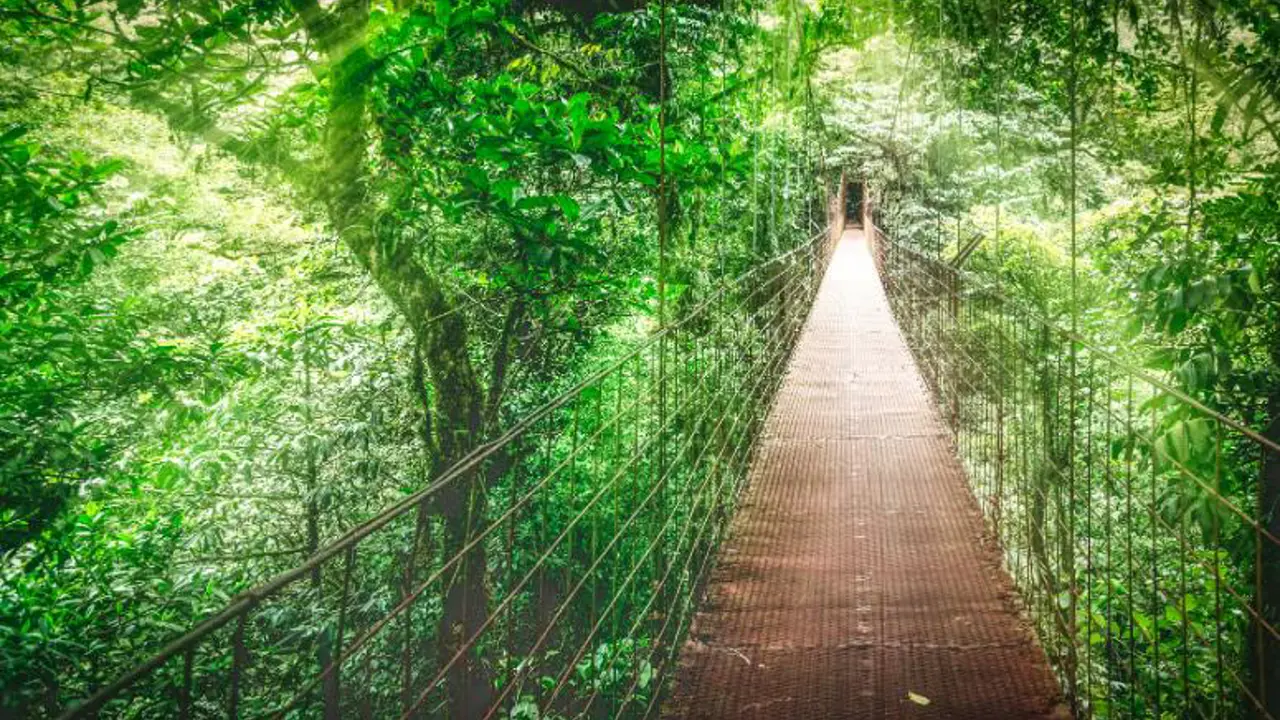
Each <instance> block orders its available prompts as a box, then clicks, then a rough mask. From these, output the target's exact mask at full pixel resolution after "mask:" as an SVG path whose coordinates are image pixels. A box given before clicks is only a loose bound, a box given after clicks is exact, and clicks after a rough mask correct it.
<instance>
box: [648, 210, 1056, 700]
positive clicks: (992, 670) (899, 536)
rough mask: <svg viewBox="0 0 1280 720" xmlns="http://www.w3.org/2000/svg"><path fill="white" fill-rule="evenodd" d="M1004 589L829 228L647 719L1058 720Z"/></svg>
mask: <svg viewBox="0 0 1280 720" xmlns="http://www.w3.org/2000/svg"><path fill="white" fill-rule="evenodd" d="M1011 592H1012V591H1011V583H1010V581H1009V578H1008V576H1007V575H1006V573H1005V572H1004V571H1003V570H1001V569H1000V567H999V564H998V562H997V558H996V554H995V552H994V551H993V550H992V549H991V548H990V547H989V546H987V545H984V543H983V538H982V520H981V516H980V515H979V513H978V509H977V505H976V503H975V502H974V500H973V497H972V495H971V494H970V491H969V489H968V488H967V486H966V482H965V478H964V475H963V470H962V469H961V466H960V463H959V461H958V460H957V458H956V456H955V453H954V451H953V449H952V447H951V444H950V441H949V438H948V434H947V432H946V429H945V428H944V426H943V424H942V422H941V420H940V419H939V418H938V415H937V413H936V411H935V410H934V407H933V405H932V403H931V402H930V400H929V397H928V394H927V390H926V388H925V386H924V383H923V381H922V380H921V378H920V374H919V372H918V371H917V369H916V366H915V364H914V361H913V360H912V357H911V354H910V351H909V350H908V349H907V347H906V344H905V343H904V341H903V339H902V336H901V334H900V333H899V331H898V328H897V326H896V325H895V324H894V321H893V317H892V315H891V313H890V310H889V306H888V301H887V300H886V298H885V294H884V290H883V288H882V287H881V284H880V280H879V277H878V276H877V274H876V270H875V265H874V263H873V261H872V258H871V253H870V252H869V249H868V247H867V244H866V241H865V239H864V237H863V233H862V231H861V230H857V229H852V230H848V231H846V232H845V234H844V237H843V238H841V241H840V243H839V245H838V247H837V249H836V251H835V256H834V258H833V259H832V263H831V267H830V269H829V270H828V272H827V276H826V277H825V278H824V279H823V282H822V287H821V290H820V291H819V294H818V298H817V302H816V304H815V305H814V308H813V311H812V314H811V315H810V317H809V319H808V322H807V324H806V326H805V329H804V333H803V335H802V337H801V339H800V343H799V345H798V346H797V348H796V350H795V354H794V355H793V358H792V361H791V365H790V368H789V370H788V375H787V378H786V380H785V382H784V384H783V386H782V389H781V390H780V392H779V395H778V398H777V402H776V405H775V406H774V408H773V410H772V413H771V415H770V417H769V419H768V422H767V424H766V426H765V430H764V435H763V437H762V438H761V441H760V446H759V448H758V450H757V454H756V458H755V461H754V464H753V466H752V471H751V479H750V484H749V486H748V488H747V490H746V494H745V496H744V498H743V504H742V506H741V507H740V508H739V510H738V514H737V516H736V517H735V518H734V521H733V526H732V530H731V534H730V536H729V540H728V541H727V542H726V543H725V545H724V547H723V548H722V550H721V555H720V557H719V558H718V564H717V567H716V569H715V571H714V573H713V575H712V578H711V582H710V585H709V588H708V593H707V597H706V600H705V602H704V604H703V606H702V608H701V611H700V612H699V614H698V615H697V618H696V620H695V621H694V626H693V631H692V634H691V636H690V639H689V641H688V643H687V645H686V646H685V648H684V649H683V652H682V655H681V668H680V673H679V677H678V680H677V683H676V688H675V692H674V695H673V696H672V698H671V700H670V701H669V702H668V703H667V706H666V708H665V710H666V714H667V715H668V716H670V717H687V718H734V719H737V718H778V719H780V720H787V719H791V718H797V719H798V718H873V717H874V718H882V717H893V718H897V717H936V718H1041V717H1057V716H1065V715H1066V712H1065V710H1064V709H1063V708H1061V707H1060V706H1059V705H1058V699H1057V698H1058V692H1057V687H1056V683H1055V681H1054V680H1053V677H1052V675H1051V674H1050V671H1049V667H1048V664H1047V663H1046V661H1045V657H1044V653H1043V652H1042V651H1041V650H1040V648H1039V647H1038V646H1037V645H1036V644H1035V642H1034V641H1033V640H1032V637H1031V635H1030V634H1029V632H1028V630H1027V629H1026V627H1025V624H1024V623H1023V622H1022V621H1021V619H1020V617H1019V616H1018V614H1017V613H1016V612H1015V610H1014V608H1013V606H1012V603H1011V601H1012V597H1013V596H1012V595H1011ZM908 693H914V694H916V695H917V696H919V698H917V699H915V700H913V699H910V698H909V696H908ZM923 699H927V704H923Z"/></svg>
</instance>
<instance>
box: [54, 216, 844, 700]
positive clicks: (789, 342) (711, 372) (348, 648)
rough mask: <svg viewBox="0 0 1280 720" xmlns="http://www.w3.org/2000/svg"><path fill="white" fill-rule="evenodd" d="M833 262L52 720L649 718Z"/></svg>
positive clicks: (653, 349)
mask: <svg viewBox="0 0 1280 720" xmlns="http://www.w3.org/2000/svg"><path fill="white" fill-rule="evenodd" d="M835 239H836V233H835V232H832V231H830V229H828V230H824V231H823V232H821V233H819V234H818V235H815V236H813V237H811V238H808V239H807V240H804V241H803V242H800V243H799V244H798V246H797V247H795V249H793V250H791V251H789V252H786V253H784V254H781V255H778V256H776V257H773V258H772V259H769V260H766V261H763V262H761V263H759V264H757V265H756V266H755V267H753V268H751V269H750V270H749V271H747V272H746V273H745V274H743V275H741V276H740V277H738V278H736V279H733V280H730V281H727V282H725V283H724V284H723V285H722V286H720V287H719V288H718V289H716V290H715V291H713V292H710V293H709V294H707V295H706V296H705V298H704V299H702V300H701V301H700V302H697V304H696V305H693V306H692V307H689V308H688V309H687V310H685V311H683V312H679V313H678V314H677V319H675V320H674V321H672V322H670V323H669V324H667V325H666V326H665V327H663V328H661V329H659V330H658V331H656V332H655V333H654V334H652V335H651V336H650V337H648V338H647V339H646V340H645V341H644V342H643V343H641V344H640V345H639V346H637V347H635V348H634V349H631V350H629V351H626V352H623V353H620V356H619V357H617V358H616V359H615V360H613V361H612V362H610V363H609V364H608V365H607V366H605V367H602V368H600V369H599V370H597V371H596V372H594V373H592V374H590V375H589V376H588V377H587V378H586V379H584V380H583V381H581V382H580V383H579V384H577V385H576V386H574V387H573V388H571V389H569V390H568V391H566V392H564V393H563V394H561V395H560V396H559V397H557V398H556V399H554V400H553V401H551V402H549V403H547V404H546V405H543V406H542V407H539V408H536V409H534V410H532V411H531V412H529V413H528V414H527V415H526V416H525V417H524V418H523V419H522V420H521V421H520V422H519V423H518V424H516V425H514V426H513V427H511V428H510V429H509V430H507V431H506V432H505V433H504V434H502V435H501V436H500V437H498V438H497V439H495V440H493V441H492V442H489V443H488V444H486V445H483V446H482V447H480V448H478V449H477V450H476V451H475V452H473V453H472V454H471V455H469V456H468V457H467V458H466V459H464V460H463V461H462V462H460V463H458V464H456V465H455V466H453V467H452V468H450V469H448V470H447V471H445V472H443V473H441V474H440V475H439V476H438V477H436V478H435V479H434V480H433V481H432V482H431V483H430V484H429V485H428V486H427V487H425V488H423V489H421V490H419V491H417V492H414V493H413V494H411V495H408V496H406V497H405V498H404V499H403V500H401V501H400V502H398V503H397V504H395V505H394V506H393V507H390V508H387V509H386V510H385V511H384V512H382V513H381V514H379V515H377V516H376V517H374V518H372V519H371V520H369V521H368V522H366V523H364V524H362V525H360V526H358V527H356V528H354V529H352V530H351V531H349V532H347V533H346V534H345V535H344V536H342V537H341V538H340V539H338V540H337V541H335V542H333V543H331V544H329V545H327V546H325V547H323V548H322V549H321V550H319V551H318V552H316V553H315V554H314V555H313V556H311V557H310V558H309V559H308V560H307V561H306V562H304V563H302V564H301V565H299V566H297V567H295V568H293V569H292V570H289V571H288V572H285V573H283V574H281V575H278V576H276V577H275V578H273V579H271V580H270V581H268V582H266V583H264V584H262V585H260V586H258V587H256V588H254V589H252V590H250V591H248V592H245V593H243V594H241V595H240V596H238V597H236V598H234V599H233V601H232V602H231V603H230V604H229V605H228V606H227V607H225V608H224V609H223V610H222V611H221V612H218V613H217V614H215V615H213V616H212V617H209V618H208V619H207V620H205V621H204V622H202V623H201V624H199V625H198V626H196V627H194V628H192V629H191V630H190V631H189V632H187V633H185V634H183V635H182V636H181V637H179V638H177V639H175V640H174V641H173V642H172V643H170V644H169V645H168V646H166V647H165V648H164V649H163V650H161V651H160V652H159V653H157V654H156V655H155V656H154V657H152V658H151V659H149V660H148V661H146V662H144V663H142V664H141V665H139V666H138V667H136V668H134V669H133V670H131V671H129V672H128V673H126V674H124V675H123V676H121V677H119V678H118V679H117V680H116V681H114V682H112V683H110V684H108V685H106V686H105V687H102V688H101V689H99V690H98V691H97V692H96V693H95V694H93V695H92V696H91V697H89V698H87V699H86V700H85V701H84V702H82V703H80V704H79V705H77V706H75V707H73V708H71V709H70V710H68V711H67V713H66V714H65V715H64V717H99V716H101V717H129V718H203V717H232V718H236V717H277V718H284V717H289V718H295V717H296V718H304V717H305V718H315V717H323V718H339V717H341V718H347V717H362V718H397V717H399V718H411V717H466V718H488V717H517V718H519V717H523V718H535V717H583V716H586V717H624V716H648V715H650V714H653V713H654V712H655V711H656V710H657V709H658V708H659V705H660V697H661V695H662V688H663V686H664V683H665V682H666V680H667V679H668V678H669V676H670V674H671V671H672V669H673V667H674V664H675V659H676V657H677V653H678V651H679V646H680V642H681V640H682V638H683V636H684V633H685V631H686V628H687V626H688V623H689V621H690V619H691V617H692V613H693V610H694V604H695V597H696V593H697V590H698V588H699V587H700V584H701V583H702V581H703V578H704V577H705V575H706V572H707V570H708V569H709V566H710V564H711V560H712V557H713V555H714V550H715V548H716V547H717V545H718V543H719V541H720V539H721V537H722V535H723V533H724V531H725V528H726V526H727V521H728V519H729V518H730V517H731V516H732V513H733V508H734V504H735V502H736V500H737V497H738V491H739V489H740V488H741V486H742V483H743V480H744V478H745V475H746V469H747V465H748V460H749V458H750V456H751V451H752V447H753V445H754V439H755V437H756V435H757V433H758V431H759V429H760V426H761V421H762V420H763V418H764V416H765V414H766V411H767V409H768V407H769V404H770V402H771V400H772V397H773V395H774V391H775V390H776V388H777V387H778V384H779V382H780V379H781V378H782V375H783V372H784V370H785V367H786V363H787V359H788V357H789V355H790V352H791V349H792V347H793V345H794V344H795V341H796V338H797V336H798V334H799V332H800V329H801V327H802V325H803V323H804V320H805V318H806V317H807V314H808V311H809V308H810V305H811V304H812V300H813V297H814V295H815V293H816V291H817V287H818V283H819V281H820V279H821V277H822V274H823V272H824V271H825V267H826V263H827V260H828V258H829V255H830V251H831V249H832V245H833V243H834V240H835Z"/></svg>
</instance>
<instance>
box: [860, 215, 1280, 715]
mask: <svg viewBox="0 0 1280 720" xmlns="http://www.w3.org/2000/svg"><path fill="white" fill-rule="evenodd" d="M874 243H875V245H874V252H875V257H876V261H877V264H878V266H879V267H880V269H881V276H882V278H883V282H884V285H885V288H886V291H887V293H888V296H889V299H890V303H891V306H892V307H893V310H894V313H895V316H896V317H897V319H898V323H899V325H900V327H901V329H902V332H903V334H904V335H905V337H906V339H907V342H908V344H909V345H910V347H911V349H912V351H913V354H914V356H915V358H916V361H917V364H918V366H919V368H920V370H921V373H922V375H923V376H924V378H925V380H926V382H927V383H928V385H929V387H930V390H931V391H932V393H933V396H934V398H935V401H936V404H937V407H938V409H939V412H940V414H941V415H942V416H943V418H944V420H945V422H946V423H947V424H948V425H949V427H950V429H951V431H952V433H953V434H954V440H955V445H956V448H957V451H958V453H959V455H960V457H961V458H962V460H963V462H964V465H965V467H966V470H967V474H968V477H969V481H970V483H971V486H972V489H973V492H974V495H975V497H976V499H977V501H978V504H979V505H980V506H981V509H982V512H983V514H984V516H985V519H986V523H987V527H988V530H989V532H990V533H991V536H992V538H993V539H994V540H996V541H997V542H998V544H999V546H1000V549H1001V551H1002V553H1003V557H1004V561H1005V564H1006V567H1007V569H1008V570H1009V572H1010V574H1011V575H1012V577H1013V579H1014V581H1015V583H1016V585H1017V587H1018V589H1019V591H1020V596H1021V602H1022V603H1023V604H1024V609H1025V612H1026V614H1027V616H1028V619H1029V620H1030V622H1031V624H1032V625H1033V626H1034V629H1035V631H1036V634H1037V635H1038V637H1039V640H1040V643H1041V645H1042V646H1043V648H1044V650H1045V651H1046V653H1047V655H1048V657H1049V660H1050V662H1051V664H1052V665H1053V667H1054V668H1055V670H1056V672H1057V674H1058V677H1059V680H1060V681H1061V684H1062V687H1063V691H1064V694H1065V695H1066V697H1067V699H1068V700H1069V701H1070V703H1071V706H1072V707H1073V709H1074V710H1075V711H1076V713H1077V715H1078V716H1081V717H1084V716H1090V715H1092V716H1099V717H1121V718H1153V717H1189V718H1194V717H1208V718H1217V717H1224V718H1226V717H1231V718H1235V717H1276V716H1277V715H1280V703H1277V700H1276V698H1277V693H1278V691H1280V688H1278V687H1277V684H1280V603H1278V602H1277V595H1278V594H1280V582H1278V578H1280V539H1278V537H1277V536H1278V535H1280V526H1278V521H1280V517H1277V513H1276V498H1277V497H1278V496H1280V446H1277V444H1276V443H1275V442H1274V441H1273V440H1271V439H1269V438H1268V437H1267V436H1264V435H1262V434H1260V433H1258V432H1256V431H1254V430H1252V429H1250V428H1248V427H1246V426H1244V425H1243V424H1241V423H1239V422H1237V421H1235V420H1233V419H1231V418H1229V417H1226V416H1225V415H1223V414H1221V413H1219V412H1216V411H1215V410H1213V409H1211V408H1209V407H1207V406H1205V405H1204V404H1202V403H1201V402H1199V401H1197V400H1195V399H1194V398H1192V397H1190V396H1188V395H1187V394H1185V393H1183V392H1181V391H1179V390H1178V389H1177V388H1176V387H1175V386H1174V383H1172V382H1170V381H1167V380H1165V379H1164V378H1162V377H1159V376H1156V375H1154V374H1151V373H1149V372H1146V371H1144V370H1141V369H1139V368H1137V367H1134V366H1132V365H1131V364H1129V363H1127V362H1126V361H1125V360H1124V359H1122V358H1121V357H1119V356H1118V355H1117V354H1116V353H1113V352H1110V351H1108V350H1107V349H1104V348H1101V347H1098V346H1097V345H1095V344H1093V343H1091V342H1090V341H1089V340H1088V339H1086V338H1083V337H1080V336H1079V335H1077V334H1075V333H1073V332H1071V331H1070V330H1067V329H1064V328H1063V327H1062V326H1061V325H1060V324H1059V323H1058V322H1056V321H1055V320H1054V319H1052V318H1047V317H1045V316H1043V315H1042V314H1039V313H1038V312H1037V311H1035V310H1034V309H1032V308H1030V307H1027V306H1026V305H1024V304H1019V303H1017V302H1015V301H1013V300H1011V299H1010V298H1008V297H1005V296H1003V295H1002V294H1000V293H998V292H996V291H995V290H994V289H993V288H991V287H990V286H988V285H984V284H983V283H982V282H980V281H979V280H978V279H977V278H975V277H972V276H970V275H968V274H965V273H963V272H960V271H958V270H956V269H955V268H954V267H953V266H951V265H950V264H948V263H946V262H944V261H940V260H938V259H935V258H934V257H930V256H928V255H925V254H923V253H921V252H917V251H916V250H913V249H912V248H910V247H908V246H906V245H905V244H902V243H899V242H896V241H895V240H894V239H892V238H890V237H888V236H887V235H886V234H885V233H884V232H883V231H880V230H877V231H876V232H875V233H874Z"/></svg>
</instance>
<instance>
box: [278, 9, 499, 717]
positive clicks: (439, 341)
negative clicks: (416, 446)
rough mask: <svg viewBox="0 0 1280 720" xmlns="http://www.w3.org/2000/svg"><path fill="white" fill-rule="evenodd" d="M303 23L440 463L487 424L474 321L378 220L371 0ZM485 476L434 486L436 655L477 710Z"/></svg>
mask: <svg viewBox="0 0 1280 720" xmlns="http://www.w3.org/2000/svg"><path fill="white" fill-rule="evenodd" d="M294 7H295V9H296V10H297V12H298V14H299V16H300V17H301V18H302V20H303V22H304V23H305V25H306V27H307V32H308V34H309V35H310V37H311V38H312V40H313V41H314V42H315V43H316V45H317V47H318V48H319V50H320V51H321V52H322V53H323V54H324V57H325V60H326V61H327V63H328V68H329V73H330V75H329V82H330V86H329V91H330V101H329V107H328V118H327V124H326V130H325V151H326V163H327V167H326V168H325V172H324V173H323V182H324V183H325V185H324V187H323V188H322V192H323V195H324V199H325V202H326V206H327V208H328V212H329V219H330V222H331V223H332V225H333V227H334V229H335V231H336V232H337V233H338V235H339V237H340V238H341V240H342V242H343V243H344V244H345V245H346V246H347V247H348V248H349V249H350V251H351V253H352V254H353V255H354V256H355V258H356V261H357V262H358V263H359V264H360V265H361V266H362V267H363V268H364V269H365V270H366V271H367V272H368V273H369V275H370V276H371V277H372V278H373V280H374V282H375V283H376V284H377V285H378V287H379V289H380V290H381V291H382V292H383V293H384V294H385V295H386V296H387V298H388V299H390V300H391V302H392V303H393V304H394V305H395V306H396V308H397V309H398V310H399V312H400V313H401V314H402V315H403V316H404V318H405V320H406V321H407V323H408V325H409V327H410V328H411V329H412V331H413V333H414V337H415V341H416V343H417V345H418V348H419V351H420V352H421V357H422V359H423V360H424V361H425V364H426V367H427V371H428V377H429V380H430V383H431V390H432V392H431V393H430V398H429V400H428V399H426V398H424V401H428V402H430V404H431V406H430V407H428V408H427V412H429V413H430V414H431V415H432V416H433V419H434V423H433V427H434V429H435V437H434V438H433V441H434V445H435V448H434V449H435V450H436V451H437V458H436V465H437V467H438V468H447V467H449V466H451V465H453V464H454V463H456V462H457V461H459V460H460V459H462V458H463V457H465V456H466V455H467V454H468V453H469V452H471V451H472V450H473V449H474V448H475V446H476V444H477V442H478V439H479V436H480V431H481V429H482V425H483V423H482V401H483V395H482V389H481V383H480V382H479V379H478V376H477V374H476V370H475V367H474V366H473V363H472V361H471V357H470V355H469V354H468V347H469V342H468V340H469V336H468V329H467V325H466V322H465V319H464V318H463V316H462V314H460V313H456V312H453V310H454V308H453V307H452V305H451V303H450V301H449V299H448V298H447V297H446V296H445V294H444V292H443V289H442V288H441V286H440V284H439V282H438V281H437V279H436V278H435V277H433V276H432V275H431V273H430V272H428V271H427V269H426V268H425V267H424V266H423V265H422V263H421V262H420V261H419V259H418V258H417V255H416V253H415V251H414V247H413V244H411V243H392V242H387V241H386V239H385V238H381V237H379V236H378V234H377V233H376V232H375V229H374V212H373V204H372V202H370V200H369V198H368V195H367V193H368V182H367V163H368V136H367V123H368V120H367V95H368V86H369V79H370V74H371V72H372V70H373V63H372V60H371V58H370V57H369V55H368V51H367V50H366V47H365V34H366V30H367V26H368V21H369V1H368V0H339V2H338V3H337V4H335V5H334V6H332V7H331V8H329V9H328V10H325V9H322V8H320V6H319V5H318V3H317V2H316V0H294ZM482 484H483V482H482V477H481V476H480V474H479V473H471V474H468V475H467V476H465V477H462V478H459V479H458V480H457V481H456V482H452V483H449V484H448V485H446V486H445V487H443V488H441V490H440V492H439V493H437V494H436V496H435V504H436V508H437V510H438V511H439V512H440V514H441V515H442V517H443V520H444V537H443V547H442V548H441V550H442V552H443V553H444V557H445V558H446V559H448V558H453V557H455V556H459V560H458V562H456V563H455V564H454V565H452V566H451V567H450V569H449V571H448V572H447V573H446V574H445V576H444V584H445V597H444V607H443V613H442V616H441V620H440V625H439V631H438V640H439V643H440V647H439V662H440V663H441V664H442V666H443V664H450V663H451V666H450V669H449V671H448V673H447V682H448V687H449V696H450V703H449V704H450V716H451V717H454V718H471V717H476V716H478V715H479V714H481V712H480V711H481V710H482V709H484V708H486V707H487V706H488V703H489V696H490V694H491V685H490V683H489V680H488V677H487V674H486V673H485V671H484V668H483V666H482V664H481V663H480V662H479V661H478V659H477V658H476V653H475V652H474V648H473V647H471V640H472V639H473V638H474V637H475V636H476V635H477V633H478V632H479V630H480V627H481V625H482V624H483V623H484V619H485V615H486V613H487V611H488V589H487V587H486V585H485V569H486V558H485V552H484V546H483V543H475V545H474V546H473V547H471V548H470V549H468V550H466V551H465V552H464V551H463V548H465V547H466V545H467V544H468V542H469V540H470V539H471V538H472V537H474V536H475V534H477V533H479V532H481V531H483V527H484V523H485V503H484V497H485V495H484V492H483V488H482V487H481V486H482Z"/></svg>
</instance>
